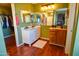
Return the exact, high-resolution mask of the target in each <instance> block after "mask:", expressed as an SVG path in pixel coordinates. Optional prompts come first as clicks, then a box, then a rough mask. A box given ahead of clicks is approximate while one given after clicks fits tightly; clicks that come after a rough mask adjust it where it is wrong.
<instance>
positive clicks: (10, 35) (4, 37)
mask: <svg viewBox="0 0 79 59" xmlns="http://www.w3.org/2000/svg"><path fill="white" fill-rule="evenodd" d="M13 35H14V34H11V35H7V36H4V38H8V37H10V36H13Z"/></svg>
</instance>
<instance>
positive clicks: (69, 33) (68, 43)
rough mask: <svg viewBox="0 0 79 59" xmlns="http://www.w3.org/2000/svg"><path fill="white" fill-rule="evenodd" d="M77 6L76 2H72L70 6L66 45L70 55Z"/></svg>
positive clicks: (67, 52) (66, 50)
mask: <svg viewBox="0 0 79 59" xmlns="http://www.w3.org/2000/svg"><path fill="white" fill-rule="evenodd" d="M75 7H76V3H71V4H70V7H69V19H68V22H67V38H66V47H65V53H66V54H68V55H70V49H71V40H72V31H73V25H74V17H75Z"/></svg>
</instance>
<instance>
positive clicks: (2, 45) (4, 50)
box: [0, 23, 7, 56]
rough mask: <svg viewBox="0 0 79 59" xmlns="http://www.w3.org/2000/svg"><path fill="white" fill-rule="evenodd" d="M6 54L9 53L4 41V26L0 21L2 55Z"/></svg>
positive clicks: (0, 48)
mask: <svg viewBox="0 0 79 59" xmlns="http://www.w3.org/2000/svg"><path fill="white" fill-rule="evenodd" d="M6 55H7V52H6V46H5V42H4V37H3V32H2V26H1V23H0V56H6Z"/></svg>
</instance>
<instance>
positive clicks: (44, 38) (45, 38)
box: [40, 37, 49, 40]
mask: <svg viewBox="0 0 79 59" xmlns="http://www.w3.org/2000/svg"><path fill="white" fill-rule="evenodd" d="M40 38H41V39H44V40H49V38H45V37H40Z"/></svg>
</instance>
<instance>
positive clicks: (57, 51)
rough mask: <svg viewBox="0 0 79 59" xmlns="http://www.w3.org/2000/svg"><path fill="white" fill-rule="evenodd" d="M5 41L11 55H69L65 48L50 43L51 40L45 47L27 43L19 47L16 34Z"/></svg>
mask: <svg viewBox="0 0 79 59" xmlns="http://www.w3.org/2000/svg"><path fill="white" fill-rule="evenodd" d="M5 43H6V48H7V52H8V55H10V56H67V55H66V54H65V53H64V48H62V47H58V46H54V45H50V44H49V42H48V43H47V44H46V45H45V47H44V48H43V49H39V48H36V47H29V46H28V45H26V44H24V45H22V46H20V47H18V48H17V47H16V43H15V37H14V36H12V37H9V38H7V39H5Z"/></svg>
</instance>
